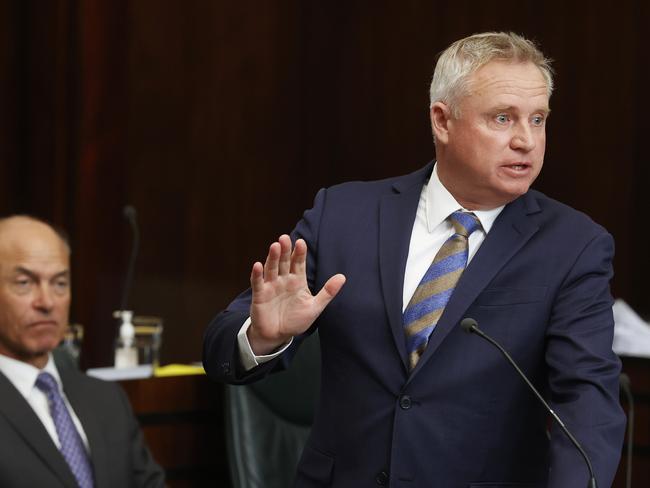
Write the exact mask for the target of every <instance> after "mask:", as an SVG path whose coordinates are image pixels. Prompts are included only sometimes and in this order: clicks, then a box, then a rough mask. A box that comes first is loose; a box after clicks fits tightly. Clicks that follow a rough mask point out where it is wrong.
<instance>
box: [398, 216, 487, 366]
mask: <svg viewBox="0 0 650 488" xmlns="http://www.w3.org/2000/svg"><path fill="white" fill-rule="evenodd" d="M448 218H449V221H450V222H451V224H452V225H453V226H454V231H455V233H454V235H452V236H451V237H450V238H449V239H447V240H446V241H445V243H444V244H443V245H442V247H441V248H440V250H439V251H438V254H436V257H435V258H433V262H432V263H431V266H429V269H428V270H427V272H426V273H425V275H424V277H423V278H422V280H421V281H420V284H419V285H418V287H417V289H416V290H415V293H414V294H413V296H412V297H411V300H410V301H409V304H408V306H407V307H406V309H405V310H404V316H403V319H404V330H405V332H406V349H407V351H408V353H409V362H410V365H411V370H412V369H414V368H415V365H416V364H417V363H418V360H419V359H420V356H421V355H422V353H423V352H424V349H425V348H426V347H427V343H428V342H429V336H430V335H431V332H433V329H434V328H435V326H436V324H437V323H438V320H439V319H440V316H441V315H442V312H443V311H444V309H445V305H447V302H448V301H449V298H450V297H451V294H452V293H453V292H454V288H455V287H456V283H458V280H459V278H460V275H462V274H463V271H464V270H465V266H467V255H468V244H467V241H468V239H469V236H470V235H471V234H472V232H474V231H475V230H477V229H478V228H479V227H480V226H481V223H480V222H479V220H478V218H477V217H476V215H474V214H473V213H469V212H461V211H457V212H454V213H452V214H451V215H450V216H449V217H448Z"/></svg>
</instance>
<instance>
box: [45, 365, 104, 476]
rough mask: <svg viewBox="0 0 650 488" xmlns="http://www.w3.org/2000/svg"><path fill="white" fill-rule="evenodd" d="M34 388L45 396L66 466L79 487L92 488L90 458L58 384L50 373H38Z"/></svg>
mask: <svg viewBox="0 0 650 488" xmlns="http://www.w3.org/2000/svg"><path fill="white" fill-rule="evenodd" d="M36 388H38V389H39V390H41V391H42V392H43V393H45V396H47V400H48V403H49V405H50V414H51V415H52V420H53V421H54V427H55V428H56V433H57V435H58V436H59V442H60V443H61V449H60V450H61V454H63V457H64V458H65V460H66V462H67V463H68V466H70V471H72V474H73V475H74V477H75V479H76V480H77V483H78V484H79V488H92V487H93V471H92V467H91V466H90V459H89V458H88V453H87V452H86V448H85V446H84V444H83V441H82V440H81V436H80V435H79V432H78V431H77V428H76V427H75V425H74V422H73V420H72V417H71V416H70V412H68V408H67V407H66V405H65V402H64V401H63V397H62V396H61V393H60V392H59V384H58V383H57V382H56V380H55V379H54V376H52V375H51V374H50V373H40V374H39V375H38V377H37V378H36Z"/></svg>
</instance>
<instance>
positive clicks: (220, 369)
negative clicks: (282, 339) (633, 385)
mask: <svg viewBox="0 0 650 488" xmlns="http://www.w3.org/2000/svg"><path fill="white" fill-rule="evenodd" d="M431 170H432V165H431V164H429V165H428V166H427V167H425V168H423V169H422V170H420V171H417V172H415V173H412V174H410V175H407V176H403V177H398V178H391V179H387V180H382V181H375V182H353V183H345V184H342V185H338V186H335V187H332V188H329V189H325V190H321V191H320V192H319V193H318V195H317V197H316V199H315V203H314V207H313V208H312V209H310V210H308V211H307V212H305V214H304V216H303V219H302V220H301V221H300V222H299V223H298V225H297V227H296V228H295V230H294V232H293V234H292V238H293V239H296V238H303V239H305V241H306V242H307V246H308V249H309V254H308V263H307V265H308V266H307V268H308V281H309V285H310V288H311V289H312V291H317V290H319V289H320V288H321V287H322V286H323V284H324V283H325V281H327V279H328V278H330V277H331V276H332V275H334V274H335V273H343V274H345V276H346V277H347V282H346V284H345V286H344V287H343V289H342V290H341V292H340V293H339V295H338V296H337V297H336V298H335V299H334V300H333V301H332V303H331V304H330V305H329V306H328V307H327V308H326V309H325V311H324V312H323V314H322V315H321V316H320V317H319V319H318V320H317V322H316V323H315V324H314V327H318V330H319V335H320V340H321V348H322V373H321V375H322V378H321V380H322V381H321V395H320V404H319V408H318V411H317V415H316V419H315V423H314V426H313V429H312V433H311V436H310V438H309V440H308V442H307V445H306V447H305V450H304V453H303V456H302V459H301V462H300V464H299V467H298V473H297V478H296V487H300V488H303V487H305V488H306V487H321V486H332V487H352V486H354V487H371V486H377V483H380V484H384V485H388V486H391V487H399V488H425V487H427V488H428V487H433V486H435V487H441V488H461V487H462V488H467V487H490V488H497V487H501V486H504V487H505V486H508V487H529V486H536V487H537V486H545V487H546V486H548V487H552V488H575V487H581V486H587V480H588V474H587V469H586V467H585V463H584V461H583V460H582V458H581V457H580V456H579V454H578V453H577V451H576V450H575V448H574V447H573V446H572V445H570V444H569V442H568V440H567V439H566V438H565V436H564V435H563V433H562V432H560V431H559V430H557V429H556V427H555V426H552V427H551V428H550V439H549V435H548V434H549V432H548V428H549V422H548V415H547V413H546V412H545V411H544V409H543V408H542V407H541V406H540V404H539V402H538V401H537V400H536V399H535V398H534V397H533V395H532V394H531V392H530V391H529V390H528V389H527V387H526V386H525V384H524V383H523V382H522V380H521V379H520V378H519V377H518V376H517V374H516V373H515V371H514V370H513V369H512V368H511V366H510V365H509V364H507V363H506V361H505V360H504V358H503V357H502V356H501V354H500V353H499V352H498V351H497V350H496V349H494V348H493V346H491V345H490V344H488V343H487V342H485V341H484V340H482V339H480V338H479V337H477V336H475V335H468V334H466V333H465V332H463V330H462V329H461V328H460V327H459V325H458V324H459V322H460V321H461V320H462V319H463V318H464V317H472V318H474V319H476V320H477V321H478V323H479V325H480V327H481V328H482V329H483V330H484V331H485V332H486V333H488V334H489V335H491V336H492V337H494V338H495V339H496V340H498V341H499V342H500V343H501V344H502V345H503V346H504V347H505V348H506V349H507V350H508V351H509V352H510V353H511V354H512V356H513V358H514V359H515V360H516V361H517V362H518V363H519V365H520V366H521V368H522V369H523V371H524V372H525V373H526V374H527V375H528V376H529V377H530V378H531V379H532V381H533V383H534V384H535V385H536V386H537V388H538V389H540V390H541V391H542V392H543V394H544V396H545V397H546V398H547V400H548V401H549V403H550V404H551V406H552V408H553V409H554V410H555V411H556V413H557V414H558V415H559V416H560V417H561V418H562V419H563V420H564V422H565V424H566V425H567V426H568V428H569V429H570V430H571V431H572V432H573V434H574V435H575V437H576V438H577V439H578V440H579V441H580V442H581V443H582V445H583V446H584V448H585V450H586V451H587V453H588V454H589V456H590V457H591V461H592V464H593V465H594V469H595V472H596V477H597V481H598V486H599V487H601V488H602V487H607V486H610V484H611V482H612V479H613V477H614V474H615V472H616V468H617V465H618V461H619V456H620V451H621V445H622V439H623V433H624V425H625V418H624V415H623V413H622V410H621V408H620V406H619V401H618V376H619V372H620V362H619V360H618V358H617V357H616V356H615V355H614V354H613V353H612V347H611V346H612V335H613V318H612V311H611V305H612V298H611V295H610V291H609V280H610V278H611V276H612V256H613V240H612V238H611V236H610V235H609V234H608V233H607V232H606V231H605V230H604V229H603V228H602V227H600V226H598V225H597V224H595V223H594V222H592V221H591V220H590V219H589V218H588V217H587V216H585V215H584V214H581V213H579V212H577V211H575V210H573V209H571V208H569V207H567V206H565V205H563V204H561V203H558V202H556V201H554V200H551V199H549V198H547V197H546V196H544V195H542V194H541V193H539V192H536V191H533V190H531V191H529V192H528V193H527V194H525V195H523V196H522V197H520V198H518V199H516V200H515V201H513V202H511V203H510V204H508V205H507V206H506V207H505V208H504V210H503V211H502V212H501V214H500V215H499V217H498V218H497V220H496V221H495V223H494V226H493V227H492V229H491V231H490V233H489V234H488V235H487V237H486V239H485V241H484V242H483V244H482V245H481V247H480V248H479V250H478V252H477V253H476V255H475V256H474V258H473V259H472V261H471V262H470V264H469V265H468V267H467V269H466V270H465V272H464V273H463V275H462V277H461V279H460V281H459V283H458V285H457V287H456V289H455V291H454V293H453V295H452V297H451V299H450V301H449V303H448V304H447V306H446V309H445V311H444V313H443V315H442V317H441V319H440V321H439V322H438V325H437V326H436V328H435V330H434V332H433V334H432V336H431V338H430V342H429V345H428V347H427V349H426V351H425V352H424V354H423V356H422V358H421V359H420V361H419V363H418V365H417V367H416V368H415V370H414V371H413V372H409V368H408V360H407V353H406V347H405V337H404V332H403V329H402V288H403V282H404V270H405V267H406V259H407V255H408V249H409V242H410V236H411V230H412V227H413V223H414V219H415V214H416V210H417V205H418V201H419V197H420V192H421V191H422V186H423V184H424V183H425V182H426V180H427V179H428V178H429V176H430V174H431ZM249 305H250V290H249V291H247V292H244V293H243V294H242V295H240V296H239V297H238V298H237V299H236V300H235V301H234V302H233V303H231V304H230V306H229V307H228V308H227V309H226V310H225V311H223V312H222V313H221V314H219V315H218V316H217V317H216V318H215V319H214V321H213V322H212V323H211V324H210V326H209V327H208V330H207V332H206V337H205V344H204V364H205V367H206V370H207V371H208V373H209V374H210V376H212V377H213V378H216V379H219V380H223V381H227V382H230V383H245V382H250V381H254V380H256V379H258V378H261V377H263V376H264V375H265V374H267V373H268V372H270V371H272V370H274V369H278V368H281V367H285V366H286V365H287V363H288V362H289V360H290V358H291V355H292V352H293V350H294V349H295V348H296V347H298V346H299V343H300V338H296V340H295V341H294V344H292V346H291V348H290V349H289V350H288V351H287V352H286V353H284V354H283V355H281V356H280V357H279V358H278V359H276V360H274V361H272V362H271V363H267V364H264V365H261V366H259V367H257V368H254V369H253V370H251V371H249V372H244V371H242V370H241V366H240V364H239V358H238V352H237V343H236V334H237V331H238V330H239V329H240V327H241V325H242V324H243V322H244V320H245V319H246V317H247V316H248V313H249Z"/></svg>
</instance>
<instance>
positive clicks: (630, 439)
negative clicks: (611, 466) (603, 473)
mask: <svg viewBox="0 0 650 488" xmlns="http://www.w3.org/2000/svg"><path fill="white" fill-rule="evenodd" d="M619 383H620V385H621V390H623V393H625V397H626V398H627V406H628V409H627V454H626V457H627V459H626V461H627V462H626V467H625V486H626V488H630V487H631V486H632V449H633V446H634V396H632V387H631V381H630V377H629V376H628V375H626V374H625V373H621V376H620V377H619Z"/></svg>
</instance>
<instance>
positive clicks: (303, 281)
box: [248, 234, 345, 355]
mask: <svg viewBox="0 0 650 488" xmlns="http://www.w3.org/2000/svg"><path fill="white" fill-rule="evenodd" d="M306 259H307V244H305V241H303V240H302V239H298V240H297V241H296V245H295V248H294V249H293V252H292V250H291V239H290V238H289V236H288V235H286V234H284V235H282V236H280V238H279V239H278V240H277V242H274V243H273V244H271V246H270V247H269V253H268V255H267V256H266V261H265V263H264V265H262V263H260V262H259V261H258V262H256V263H255V264H254V265H253V270H252V271H251V288H252V291H253V299H252V301H251V311H250V314H251V326H250V327H249V329H248V340H249V342H250V345H251V348H252V349H253V352H254V353H255V354H256V355H263V354H268V353H270V352H272V351H273V350H274V349H277V348H278V347H279V346H281V345H282V344H284V343H286V342H287V341H289V339H291V338H292V337H293V336H295V335H298V334H302V333H303V332H305V331H306V330H307V329H308V328H309V326H310V325H311V324H312V323H313V322H314V321H315V320H316V318H317V317H318V316H319V315H320V314H321V312H322V311H323V309H325V307H326V306H327V305H328V304H329V302H330V301H331V300H332V299H333V298H334V297H335V296H336V294H337V293H338V292H339V290H340V289H341V287H342V286H343V284H344V283H345V276H343V275H342V274H336V275H334V276H332V277H331V278H330V279H329V280H327V283H325V285H324V286H323V288H322V289H321V290H320V291H319V292H318V293H317V294H316V296H314V295H312V294H311V291H310V290H309V287H308V286H307V276H306Z"/></svg>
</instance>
